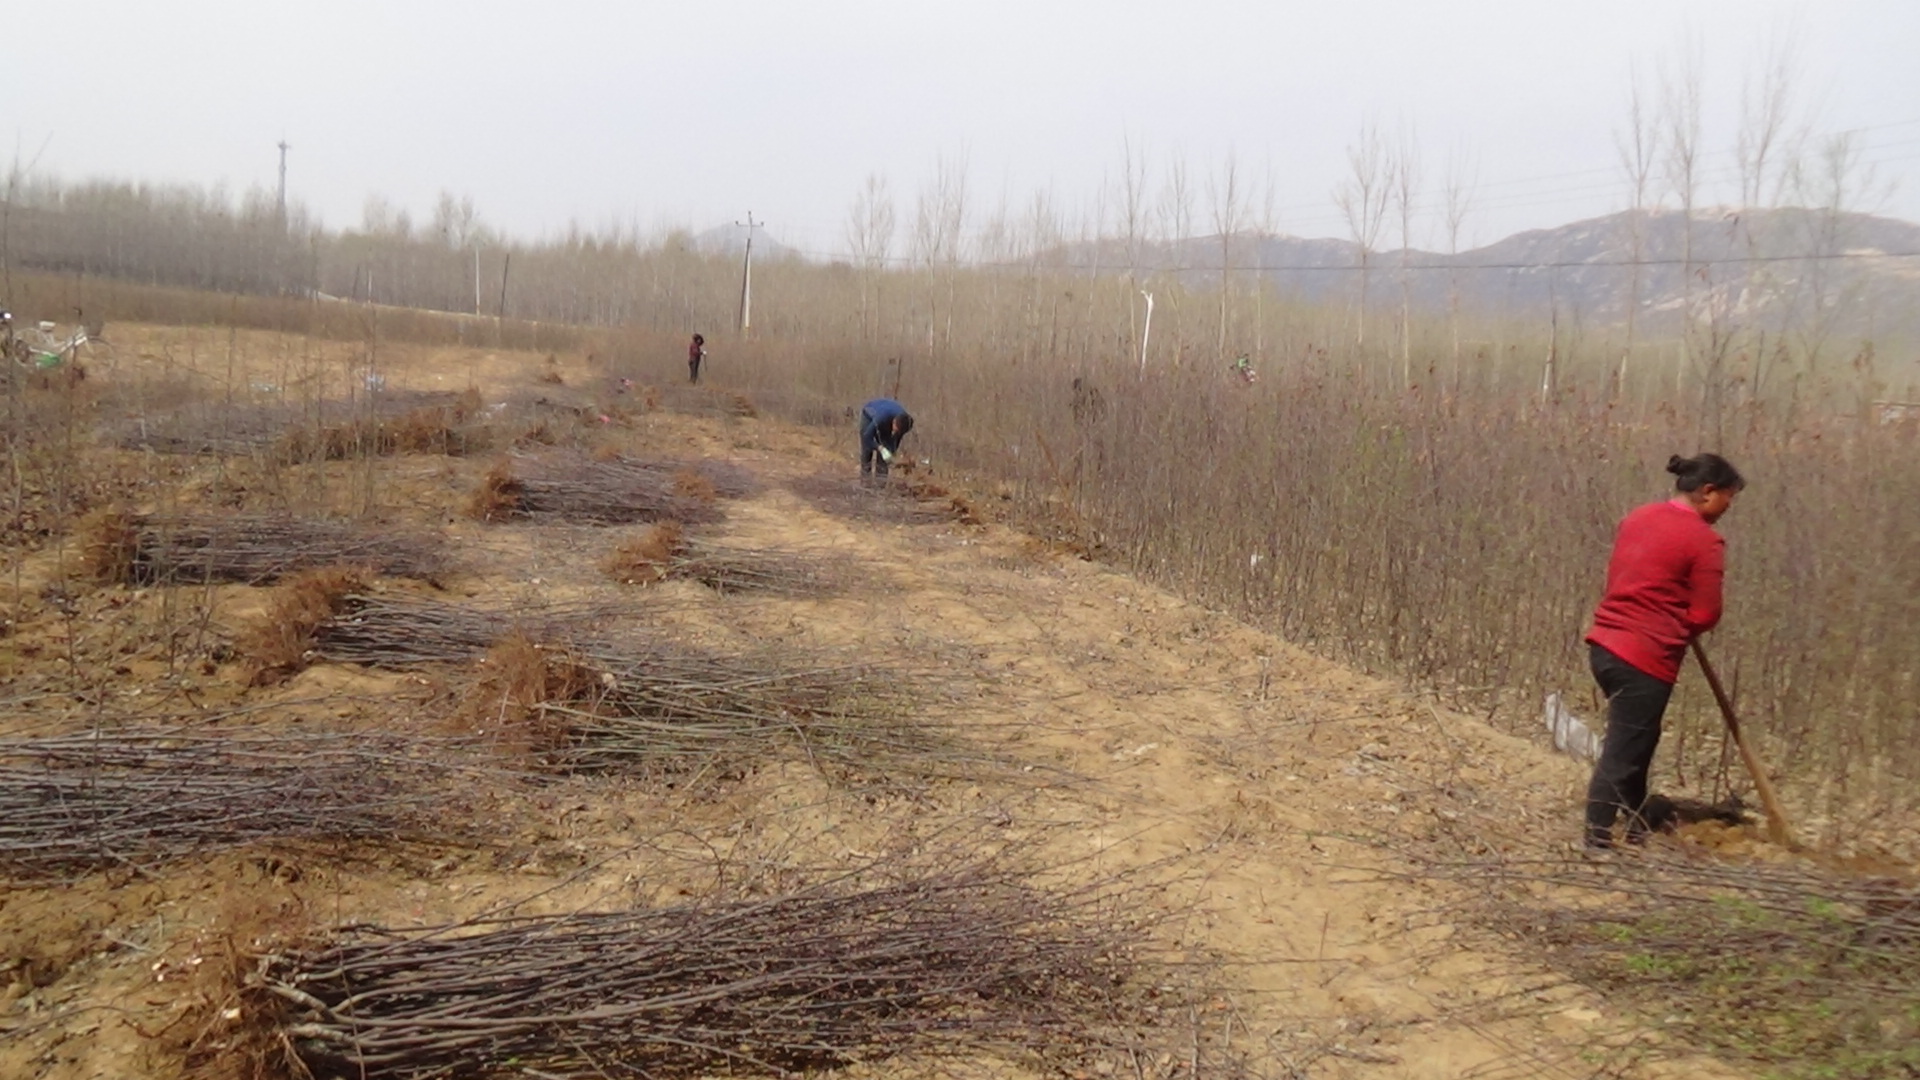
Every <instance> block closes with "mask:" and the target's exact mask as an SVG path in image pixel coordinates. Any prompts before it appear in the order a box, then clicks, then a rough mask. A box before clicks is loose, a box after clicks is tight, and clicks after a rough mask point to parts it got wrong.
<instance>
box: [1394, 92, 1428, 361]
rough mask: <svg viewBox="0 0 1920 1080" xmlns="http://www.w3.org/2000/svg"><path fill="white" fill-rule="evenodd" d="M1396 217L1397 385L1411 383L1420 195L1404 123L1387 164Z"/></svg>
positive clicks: (1410, 134)
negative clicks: (1415, 238)
mask: <svg viewBox="0 0 1920 1080" xmlns="http://www.w3.org/2000/svg"><path fill="white" fill-rule="evenodd" d="M1388 175H1389V177H1390V179H1391V189H1392V190H1391V192H1390V194H1391V197H1392V199H1393V206H1394V211H1395V216H1396V217H1398V218H1399V219H1400V385H1401V386H1406V387H1410V386H1412V385H1413V299H1412V293H1411V289H1412V281H1411V274H1412V271H1411V269H1409V260H1410V259H1411V258H1412V257H1413V214H1414V210H1415V208H1416V207H1417V205H1418V203H1419V197H1420V140H1419V137H1418V136H1417V135H1416V134H1415V133H1414V131H1413V129H1412V128H1411V127H1406V126H1403V127H1402V128H1401V131H1400V145H1399V146H1398V147H1396V148H1395V149H1394V151H1393V160H1392V163H1391V164H1390V165H1389V166H1388Z"/></svg>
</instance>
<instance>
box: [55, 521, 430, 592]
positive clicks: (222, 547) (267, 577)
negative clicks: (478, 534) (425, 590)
mask: <svg viewBox="0 0 1920 1080" xmlns="http://www.w3.org/2000/svg"><path fill="white" fill-rule="evenodd" d="M82 533H83V536H84V541H83V543H84V552H83V554H84V558H85V560H86V563H87V565H88V567H89V569H90V570H91V572H92V574H93V576H94V577H95V578H96V579H97V580H99V581H102V582H108V583H119V584H129V585H169V584H192V583H195V582H214V581H219V582H239V583H241V584H246V585H263V584H267V583H270V582H273V581H277V580H279V579H280V578H282V577H284V576H286V575H288V574H291V573H293V572H295V571H298V570H305V569H309V568H312V567H316V566H334V565H341V564H353V565H357V566H362V567H366V568H368V569H369V570H371V571H374V572H378V573H382V574H388V575H392V576H395V577H412V578H421V579H427V580H431V579H432V578H434V577H436V576H437V575H439V574H441V573H444V572H445V571H446V570H447V568H448V566H449V565H450V560H449V558H448V555H447V549H446V541H445V539H444V538H443V537H441V536H440V535H438V534H436V533H427V532H419V531H413V530H407V529H399V528H394V527H391V526H382V525H376V524H372V523H367V522H351V521H337V520H333V519H330V518H307V517H294V516H292V515H287V514H127V513H119V512H106V513H100V514H95V515H93V517H92V518H90V519H89V520H88V521H87V522H86V523H84V524H83V525H82Z"/></svg>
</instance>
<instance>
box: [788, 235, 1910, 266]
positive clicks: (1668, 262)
mask: <svg viewBox="0 0 1920 1080" xmlns="http://www.w3.org/2000/svg"><path fill="white" fill-rule="evenodd" d="M1336 242H1337V243H1340V244H1343V245H1344V244H1346V243H1347V242H1346V241H1336ZM790 250H793V251H796V252H798V253H799V254H802V255H806V256H809V257H812V258H823V259H833V260H844V258H845V257H844V256H843V255H839V254H834V253H828V252H819V251H808V250H804V249H801V248H792V249H790ZM1374 254H1376V255H1392V254H1394V253H1393V252H1391V251H1376V252H1374ZM1850 259H1920V251H1827V252H1813V253H1807V254H1799V255H1729V256H1726V257H1724V258H1708V257H1705V256H1696V257H1694V258H1692V259H1678V258H1664V259H1567V260H1548V261H1544V262H1459V263H1451V262H1442V263H1436V262H1426V263H1408V264H1407V265H1405V266H1401V265H1400V264H1398V263H1386V264H1378V263H1376V264H1373V265H1370V266H1367V267H1365V268H1364V269H1366V270H1368V271H1369V272H1372V273H1377V274H1393V273H1398V272H1399V271H1401V270H1553V269H1571V268H1576V267H1578V268H1596V269H1606V268H1612V267H1634V266H1641V267H1646V266H1697V267H1712V266H1725V265H1728V264H1734V265H1743V264H1753V263H1783V262H1841V261H1846V260H1850ZM883 261H884V262H887V263H890V264H900V263H917V262H919V261H920V260H918V259H915V258H913V257H911V256H907V255H889V256H887V257H886V258H885V259H884V260H883ZM962 265H964V266H966V267H968V268H971V269H988V268H999V269H1027V268H1033V269H1047V270H1095V269H1112V270H1116V271H1117V270H1124V269H1128V267H1127V266H1126V265H1125V264H1124V263H1120V262H1110V261H1105V260H1103V261H1101V262H1098V263H1092V262H1066V263H1061V262H1053V261H1049V260H1043V259H1019V260H983V261H978V262H968V263H963V264H962ZM1138 269H1140V270H1143V271H1146V272H1148V273H1154V274H1167V273H1173V274H1179V273H1192V272H1200V271H1205V272H1208V273H1215V274H1217V273H1219V272H1220V270H1221V268H1220V267H1219V266H1218V265H1215V264H1210V263H1179V264H1174V265H1167V264H1164V263H1142V264H1141V265H1140V266H1139V267H1138ZM1226 269H1227V271H1228V272H1229V273H1248V272H1252V273H1289V274H1293V273H1340V274H1346V273H1354V272H1357V271H1359V270H1361V269H1362V267H1360V266H1359V265H1357V264H1356V265H1351V266H1330V265H1327V264H1324V263H1256V264H1252V265H1248V264H1242V263H1235V264H1231V265H1229V266H1227V267H1226Z"/></svg>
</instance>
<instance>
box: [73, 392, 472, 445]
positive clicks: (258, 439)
mask: <svg viewBox="0 0 1920 1080" xmlns="http://www.w3.org/2000/svg"><path fill="white" fill-rule="evenodd" d="M482 419H484V417H483V415H482V406H481V401H480V396H479V394H478V392H477V391H473V390H468V391H466V392H464V393H454V392H451V391H407V390H381V391H378V392H375V393H372V394H368V395H366V396H365V397H362V398H359V399H357V400H341V399H323V400H319V401H310V402H297V401H287V400H283V399H279V398H277V397H276V398H270V399H268V400H257V401H230V400H221V399H213V398H207V399H203V400H199V401H192V402H189V403H187V404H184V405H181V406H179V407H177V408H174V409H172V410H169V411H166V412H160V413H157V414H152V415H149V413H148V411H147V410H141V413H140V415H138V416H134V417H131V418H129V419H127V420H125V421H122V422H120V423H119V424H118V425H117V426H116V428H115V429H114V430H113V431H112V432H111V434H110V439H109V441H111V442H113V443H114V444H116V445H118V446H121V447H124V448H126V449H129V450H151V451H153V452H155V453H161V454H228V455H245V454H253V453H259V452H261V451H266V450H272V451H273V453H274V456H275V457H276V458H278V459H280V460H283V461H288V462H295V461H309V460H315V459H339V458H346V457H360V456H371V455H378V454H393V453H408V452H414V453H447V454H460V453H473V452H477V451H479V450H481V449H483V448H484V447H483V446H481V445H479V443H482V442H485V441H486V440H488V439H489V438H490V435H489V433H488V431H487V430H486V428H485V427H484V426H483V425H482V424H481V422H480V421H481V420H482Z"/></svg>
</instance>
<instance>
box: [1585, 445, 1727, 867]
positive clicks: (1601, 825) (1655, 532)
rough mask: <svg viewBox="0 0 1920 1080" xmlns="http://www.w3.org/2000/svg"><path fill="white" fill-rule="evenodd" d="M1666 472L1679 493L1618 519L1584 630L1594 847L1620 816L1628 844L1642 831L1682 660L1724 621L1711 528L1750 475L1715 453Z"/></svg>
mask: <svg viewBox="0 0 1920 1080" xmlns="http://www.w3.org/2000/svg"><path fill="white" fill-rule="evenodd" d="M1667 471H1668V472H1670V473H1672V474H1673V475H1674V487H1675V488H1677V489H1678V494H1677V495H1676V496H1675V497H1674V498H1672V499H1669V500H1667V501H1665V502H1656V503H1648V504H1647V505H1645V506H1642V507H1640V508H1639V509H1638V510H1635V511H1633V512H1632V513H1630V514H1628V515H1627V516H1626V518H1625V519H1624V520H1622V521H1621V522H1620V529H1619V532H1618V533H1617V534H1616V535H1615V537H1614V541H1613V558H1612V560H1611V561H1610V562H1609V563H1608V564H1607V592H1606V595H1605V596H1604V597H1602V598H1601V600H1600V606H1599V607H1598V608H1597V609H1596V610H1595V611H1594V613H1593V629H1591V630H1590V631H1588V632H1587V645H1588V647H1589V650H1590V652H1591V656H1590V660H1589V662H1590V663H1591V665H1592V667H1593V678H1594V681H1595V682H1597V683H1599V684H1600V692H1601V693H1603V694H1605V695H1606V696H1607V736H1606V741H1605V742H1604V743H1602V744H1601V748H1600V761H1599V763H1598V764H1596V765H1595V766H1594V768H1593V780H1592V782H1591V783H1590V784H1588V785H1587V830H1586V844H1587V847H1588V848H1590V849H1594V848H1609V847H1612V846H1613V825H1614V821H1615V819H1617V818H1618V817H1619V816H1620V815H1621V814H1622V813H1625V814H1626V817H1627V839H1628V841H1630V842H1638V841H1640V840H1641V839H1643V838H1644V837H1645V836H1646V833H1647V821H1646V803H1647V772H1648V770H1649V769H1651V768H1652V766H1653V752H1654V750H1655V749H1656V748H1658V747H1659V745H1660V722H1661V719H1662V717H1664V716H1665V714H1666V711H1667V699H1668V698H1670V697H1671V696H1672V695H1673V684H1674V682H1675V681H1676V680H1678V679H1679V678H1680V661H1681V660H1683V659H1685V658H1686V655H1687V646H1688V644H1689V643H1691V642H1692V641H1693V639H1694V638H1696V637H1699V636H1700V635H1701V634H1704V633H1706V632H1707V631H1709V630H1711V629H1713V628H1714V626H1715V625H1717V624H1718V623H1719V622H1720V580H1721V577H1722V576H1723V574H1724V568H1725V565H1726V563H1725V556H1724V551H1725V548H1726V542H1725V541H1724V540H1722V539H1721V538H1720V534H1719V533H1717V532H1715V531H1714V528H1713V525H1714V522H1716V521H1719V520H1720V515H1722V514H1724V513H1726V512H1727V508H1728V507H1730V506H1732V505H1733V499H1734V496H1736V495H1738V494H1740V490H1741V489H1742V488H1744V487H1746V486H1747V482H1746V481H1745V480H1744V479H1742V478H1741V476H1740V473H1739V472H1738V471H1737V470H1736V469H1734V467H1733V466H1732V465H1730V464H1728V463H1727V459H1725V458H1723V457H1721V456H1720V455H1718V454H1699V455H1696V456H1694V457H1690V458H1683V457H1677V456H1676V457H1674V458H1672V459H1671V460H1669V461H1668V462H1667Z"/></svg>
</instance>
